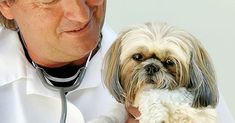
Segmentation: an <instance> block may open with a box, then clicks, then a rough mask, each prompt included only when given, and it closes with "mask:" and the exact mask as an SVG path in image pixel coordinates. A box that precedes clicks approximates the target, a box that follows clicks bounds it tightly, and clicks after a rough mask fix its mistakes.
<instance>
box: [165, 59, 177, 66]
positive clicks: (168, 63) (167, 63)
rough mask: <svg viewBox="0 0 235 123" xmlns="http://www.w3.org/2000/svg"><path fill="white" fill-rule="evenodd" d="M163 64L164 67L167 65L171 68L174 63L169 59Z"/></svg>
mask: <svg viewBox="0 0 235 123" xmlns="http://www.w3.org/2000/svg"><path fill="white" fill-rule="evenodd" d="M164 64H165V65H168V66H173V65H175V63H174V61H173V60H170V59H167V60H166V61H165V63H164Z"/></svg>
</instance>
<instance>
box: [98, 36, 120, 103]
mask: <svg viewBox="0 0 235 123" xmlns="http://www.w3.org/2000/svg"><path fill="white" fill-rule="evenodd" d="M121 38H122V35H121V36H119V38H117V39H116V40H115V42H114V43H113V44H112V46H111V47H110V48H109V50H108V51H107V53H106V55H105V58H104V62H103V72H102V77H103V81H104V84H105V86H106V88H107V89H108V90H109V92H110V93H111V94H112V95H113V96H114V98H115V99H116V100H117V101H118V102H120V103H124V100H125V98H124V90H123V87H122V85H121V82H120V77H119V76H120V54H121V40H122V39H121Z"/></svg>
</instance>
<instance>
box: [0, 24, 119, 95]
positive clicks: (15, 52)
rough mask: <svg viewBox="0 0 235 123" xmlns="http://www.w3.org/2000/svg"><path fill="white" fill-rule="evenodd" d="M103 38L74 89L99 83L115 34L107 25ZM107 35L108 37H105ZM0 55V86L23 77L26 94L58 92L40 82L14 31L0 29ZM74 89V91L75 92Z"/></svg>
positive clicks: (94, 85)
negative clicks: (103, 62)
mask: <svg viewBox="0 0 235 123" xmlns="http://www.w3.org/2000/svg"><path fill="white" fill-rule="evenodd" d="M102 32H103V39H102V43H101V48H100V50H99V51H98V52H97V53H96V54H95V55H94V56H93V58H92V59H91V61H90V63H89V65H88V68H87V71H86V74H85V76H84V79H83V81H82V83H81V85H80V87H79V88H77V89H76V90H75V91H79V90H82V89H88V88H93V87H97V86H98V85H99V84H101V67H102V59H103V57H104V53H105V52H106V51H107V48H108V47H109V46H110V45H111V41H110V40H113V39H114V38H109V37H115V36H116V34H115V33H114V32H112V31H111V30H110V28H109V27H107V28H106V29H103V30H102ZM107 36H109V37H107ZM0 39H2V40H1V42H0V56H1V57H5V58H4V60H1V61H0V68H1V71H0V74H1V76H0V87H1V86H4V85H7V84H12V83H14V82H17V80H19V79H25V80H26V85H27V91H26V92H27V94H38V95H44V96H49V97H57V96H58V92H53V91H51V90H49V89H47V88H46V87H44V86H43V84H42V83H41V81H40V79H39V77H38V75H37V74H36V70H35V69H34V68H33V66H32V65H31V64H30V63H29V62H28V60H27V59H26V57H25V55H24V50H23V47H22V45H21V43H20V40H19V37H18V35H17V33H16V32H15V31H11V30H8V29H0ZM75 91H74V92H75Z"/></svg>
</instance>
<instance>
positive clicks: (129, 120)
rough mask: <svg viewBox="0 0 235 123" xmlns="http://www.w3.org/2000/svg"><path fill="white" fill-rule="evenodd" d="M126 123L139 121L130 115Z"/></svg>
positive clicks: (137, 122)
mask: <svg viewBox="0 0 235 123" xmlns="http://www.w3.org/2000/svg"><path fill="white" fill-rule="evenodd" d="M126 123H139V121H138V120H136V119H134V118H132V117H128V119H127V121H126Z"/></svg>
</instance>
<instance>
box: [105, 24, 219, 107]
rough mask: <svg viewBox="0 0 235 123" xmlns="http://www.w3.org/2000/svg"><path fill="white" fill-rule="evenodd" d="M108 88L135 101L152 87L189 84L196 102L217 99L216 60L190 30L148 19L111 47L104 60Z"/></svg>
mask: <svg viewBox="0 0 235 123" xmlns="http://www.w3.org/2000/svg"><path fill="white" fill-rule="evenodd" d="M104 80H105V84H106V86H107V88H108V89H109V91H110V92H111V94H113V96H114V97H115V98H116V99H117V100H118V101H119V102H123V103H124V102H128V103H131V104H132V103H133V102H134V100H135V97H136V94H138V93H140V92H141V91H143V90H146V89H149V88H159V89H169V90H173V89H176V88H178V87H185V88H187V89H188V90H189V91H190V92H191V93H192V94H193V95H194V103H193V106H195V107H201V106H208V105H212V106H215V105H216V103H217V87H216V83H215V75H214V71H213V67H212V63H211V62H210V60H209V57H208V55H207V53H206V51H205V49H204V48H203V47H202V46H201V44H200V42H199V41H197V39H196V38H194V37H193V36H192V35H190V34H189V33H187V32H185V31H183V30H179V29H175V28H173V27H171V26H168V25H166V24H164V23H146V24H144V25H140V26H135V27H131V28H129V29H128V30H126V31H124V32H123V33H122V34H121V35H120V36H119V38H118V39H117V40H116V41H115V43H114V44H113V45H112V47H111V48H110V49H109V51H108V53H107V55H106V58H105V63H104Z"/></svg>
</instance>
